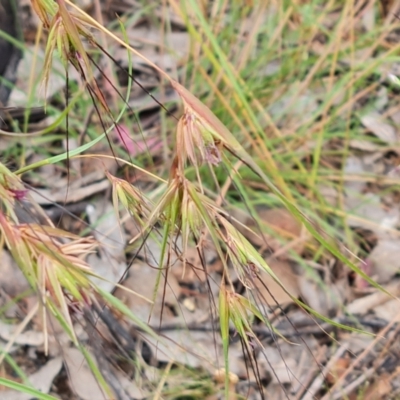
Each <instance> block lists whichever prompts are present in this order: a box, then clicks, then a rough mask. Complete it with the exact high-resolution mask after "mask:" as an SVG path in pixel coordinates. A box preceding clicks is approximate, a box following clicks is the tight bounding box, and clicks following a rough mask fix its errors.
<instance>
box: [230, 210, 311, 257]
mask: <svg viewBox="0 0 400 400" xmlns="http://www.w3.org/2000/svg"><path fill="white" fill-rule="evenodd" d="M256 218H257V222H258V224H256V223H255V222H254V220H253V219H251V218H247V219H246V220H245V221H244V225H245V226H247V227H248V228H249V229H251V230H252V231H253V232H251V231H249V230H248V229H245V228H244V227H243V226H242V227H241V226H239V225H237V228H238V229H239V230H240V231H241V233H242V234H243V235H245V236H246V238H247V239H248V240H250V242H252V243H253V244H254V245H256V246H260V247H265V246H268V248H269V249H271V250H272V251H274V252H275V251H279V249H281V248H282V247H283V246H284V244H282V240H279V239H278V238H277V236H278V237H279V236H280V237H283V238H286V240H287V241H293V243H290V244H289V247H290V248H291V249H292V250H294V251H295V252H296V253H297V254H301V253H302V252H303V250H304V241H303V240H298V239H299V238H300V237H301V234H302V224H301V223H300V222H299V221H298V220H297V219H296V218H295V217H294V216H293V215H292V214H291V213H290V212H289V211H288V210H287V209H286V208H271V209H268V210H265V209H264V210H260V211H259V212H258V215H257V217H256ZM263 224H265V225H266V226H268V227H269V228H270V229H273V230H274V231H276V234H275V235H273V234H269V233H266V232H264V233H263V234H262V236H261V234H260V227H261V229H262V226H263ZM291 244H292V245H291ZM279 257H280V258H281V259H285V258H286V257H287V254H286V253H282V254H280V255H279Z"/></svg>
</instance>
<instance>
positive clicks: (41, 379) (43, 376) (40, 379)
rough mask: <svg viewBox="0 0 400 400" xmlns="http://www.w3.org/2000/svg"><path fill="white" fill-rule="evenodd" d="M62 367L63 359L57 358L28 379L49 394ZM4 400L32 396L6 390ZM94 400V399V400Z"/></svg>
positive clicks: (37, 388) (15, 399) (24, 398)
mask: <svg viewBox="0 0 400 400" xmlns="http://www.w3.org/2000/svg"><path fill="white" fill-rule="evenodd" d="M61 367H62V358H61V357H56V358H53V359H52V360H50V361H48V362H47V363H46V364H45V365H44V366H43V367H42V368H40V369H39V370H38V371H37V372H35V373H33V374H32V375H29V377H28V379H29V382H30V383H31V384H32V386H33V387H34V388H35V389H36V390H39V391H40V392H42V393H45V394H47V393H49V391H50V389H51V385H52V383H53V380H54V378H55V377H56V376H57V375H58V373H59V372H60V370H61ZM1 399H2V400H30V399H32V395H31V394H29V393H23V392H17V391H15V390H5V391H2V392H1ZM92 399H93V398H92Z"/></svg>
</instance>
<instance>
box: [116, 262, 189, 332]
mask: <svg viewBox="0 0 400 400" xmlns="http://www.w3.org/2000/svg"><path fill="white" fill-rule="evenodd" d="M158 273H159V271H158V270H157V269H156V268H154V267H150V266H149V265H147V264H145V263H142V262H136V263H135V264H133V265H132V266H131V267H130V268H129V277H128V278H127V279H126V280H125V281H124V282H123V286H124V287H126V288H127V289H130V290H132V291H134V292H135V293H138V294H140V295H141V296H143V297H145V298H146V299H148V300H153V297H154V289H155V287H156V283H157V278H158ZM163 273H165V272H163ZM164 288H165V293H164ZM180 292H181V288H180V286H179V284H178V281H177V280H176V278H175V276H174V275H173V274H172V273H169V274H168V280H167V284H166V285H165V279H164V276H163V275H161V279H160V284H159V287H158V292H157V293H156V297H155V299H154V300H155V303H154V306H153V312H152V314H151V318H150V324H154V325H158V324H159V323H160V318H161V311H162V312H163V314H162V320H163V321H167V320H169V319H172V318H174V315H173V314H172V313H171V311H170V309H169V307H163V306H162V305H163V302H164V304H167V305H169V306H172V307H176V306H177V299H178V298H179V296H180ZM115 296H116V297H117V298H119V299H121V300H122V301H123V302H124V304H125V305H126V306H128V307H129V308H130V310H131V311H132V312H133V313H134V314H135V315H136V316H137V317H139V318H141V319H142V320H143V321H145V322H147V321H148V320H149V317H150V311H151V309H152V304H151V303H150V302H149V301H146V300H144V299H143V298H140V297H138V296H136V295H135V294H133V293H131V292H128V291H126V290H124V289H122V288H117V290H116V291H115Z"/></svg>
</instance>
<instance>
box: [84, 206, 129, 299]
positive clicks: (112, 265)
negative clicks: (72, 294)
mask: <svg viewBox="0 0 400 400" xmlns="http://www.w3.org/2000/svg"><path fill="white" fill-rule="evenodd" d="M86 210H87V214H88V216H89V220H90V223H91V225H92V226H93V227H94V228H95V230H94V231H93V234H94V236H95V238H96V239H97V241H98V242H99V243H100V245H101V247H100V251H99V255H97V254H89V256H88V258H87V262H88V264H89V265H90V267H91V268H92V270H93V272H94V273H96V274H97V275H98V276H100V277H101V278H103V279H104V280H103V279H99V278H92V280H93V282H95V283H96V285H98V286H100V287H101V288H102V289H103V290H106V291H111V290H112V289H113V288H114V286H115V283H117V282H119V280H120V279H121V277H122V276H123V274H124V272H125V271H126V269H127V264H126V260H125V243H126V240H125V236H124V233H123V232H122V228H121V227H120V224H119V222H118V217H117V216H116V215H115V210H114V207H113V206H112V204H111V203H106V204H105V205H104V204H102V202H98V203H92V204H89V205H88V206H87V207H86Z"/></svg>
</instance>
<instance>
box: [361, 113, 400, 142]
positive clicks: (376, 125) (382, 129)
mask: <svg viewBox="0 0 400 400" xmlns="http://www.w3.org/2000/svg"><path fill="white" fill-rule="evenodd" d="M361 123H362V124H363V125H364V126H365V127H366V128H367V129H368V130H369V131H370V132H372V133H373V134H374V135H375V136H376V137H377V138H379V139H380V140H382V142H384V143H388V144H394V143H396V142H397V141H398V137H397V132H396V128H394V127H393V126H392V125H390V124H388V123H387V122H385V121H384V120H383V117H382V115H380V114H378V113H370V114H366V115H364V116H363V117H361Z"/></svg>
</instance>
